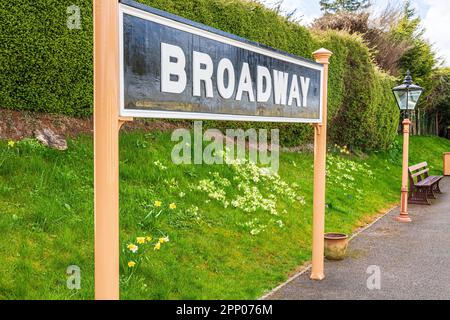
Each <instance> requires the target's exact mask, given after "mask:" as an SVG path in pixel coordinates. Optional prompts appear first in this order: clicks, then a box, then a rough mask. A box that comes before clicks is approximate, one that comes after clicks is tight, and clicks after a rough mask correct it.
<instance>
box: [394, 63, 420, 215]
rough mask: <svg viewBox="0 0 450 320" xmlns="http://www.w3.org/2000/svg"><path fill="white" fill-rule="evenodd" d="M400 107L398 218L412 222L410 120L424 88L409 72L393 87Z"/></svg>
mask: <svg viewBox="0 0 450 320" xmlns="http://www.w3.org/2000/svg"><path fill="white" fill-rule="evenodd" d="M392 91H393V92H394V96H395V99H396V100H397V104H398V107H399V108H400V112H401V115H402V118H403V122H402V125H403V171H402V197H401V206H400V216H399V217H397V220H398V221H400V222H411V218H410V217H409V215H408V162H409V159H408V158H409V132H410V128H411V120H409V116H410V114H409V113H410V111H413V110H414V109H415V108H416V106H417V103H418V102H419V98H420V96H421V95H422V92H423V88H421V87H419V86H417V85H415V84H413V82H412V77H411V73H410V72H409V70H408V72H407V75H406V77H405V80H404V81H403V84H402V85H400V86H398V87H395V88H394V89H392Z"/></svg>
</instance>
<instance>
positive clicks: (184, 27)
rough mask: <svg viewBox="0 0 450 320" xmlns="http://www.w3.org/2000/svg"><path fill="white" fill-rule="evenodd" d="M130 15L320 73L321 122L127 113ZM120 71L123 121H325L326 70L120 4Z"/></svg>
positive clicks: (298, 121) (303, 120)
mask: <svg viewBox="0 0 450 320" xmlns="http://www.w3.org/2000/svg"><path fill="white" fill-rule="evenodd" d="M124 14H128V15H131V16H135V17H138V18H141V19H144V20H148V21H152V22H156V23H158V24H162V25H165V26H169V27H171V28H174V29H178V30H181V31H185V32H188V33H191V34H196V35H199V36H201V37H204V38H208V39H212V40H215V41H218V42H222V43H225V44H229V45H232V46H235V47H239V48H242V49H245V50H248V51H253V52H255V53H259V54H262V55H265V56H269V57H272V58H275V59H278V60H282V61H286V62H289V63H293V64H297V65H300V66H304V67H307V68H311V69H315V70H318V71H320V90H319V91H320V93H319V99H320V106H319V108H320V111H319V113H320V117H319V119H304V118H287V117H264V116H245V115H231V114H218V113H200V112H183V111H160V110H138V109H133V110H130V109H125V90H124V88H125V75H124V46H123V45H124V32H123V27H124V25H123V16H124ZM119 58H120V61H119V67H120V110H119V115H120V116H121V117H134V118H155V119H186V120H223V121H247V122H278V123H311V124H320V123H322V120H323V98H322V96H323V77H324V67H323V66H321V65H318V64H314V63H312V62H311V63H308V62H306V61H302V60H299V59H295V58H294V57H290V56H285V55H283V54H281V53H278V52H274V51H270V50H267V49H264V48H259V47H256V46H253V45H251V44H247V43H244V42H241V41H238V40H235V39H232V38H228V37H224V36H222V35H219V34H215V33H212V32H209V31H206V30H202V29H199V28H197V27H194V26H190V25H187V24H184V23H181V22H178V21H174V20H172V19H168V18H165V17H162V16H160V15H156V14H153V13H150V12H146V11H143V10H139V9H137V8H133V7H130V6H128V5H125V4H122V3H120V4H119Z"/></svg>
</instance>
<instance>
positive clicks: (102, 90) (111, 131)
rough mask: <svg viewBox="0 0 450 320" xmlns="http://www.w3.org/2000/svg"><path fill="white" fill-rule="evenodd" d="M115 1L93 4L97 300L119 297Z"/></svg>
mask: <svg viewBox="0 0 450 320" xmlns="http://www.w3.org/2000/svg"><path fill="white" fill-rule="evenodd" d="M118 13H119V3H118V1H115V0H94V193H95V196H94V203H95V205H94V207H95V209H94V210H95V298H96V299H97V300H118V299H119V129H120V120H119V25H118V22H119V19H118Z"/></svg>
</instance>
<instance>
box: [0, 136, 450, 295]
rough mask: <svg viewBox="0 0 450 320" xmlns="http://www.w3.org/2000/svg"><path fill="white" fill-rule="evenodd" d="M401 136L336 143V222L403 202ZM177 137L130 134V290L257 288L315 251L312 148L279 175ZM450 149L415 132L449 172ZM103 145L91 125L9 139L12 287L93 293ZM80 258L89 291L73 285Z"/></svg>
mask: <svg viewBox="0 0 450 320" xmlns="http://www.w3.org/2000/svg"><path fill="white" fill-rule="evenodd" d="M400 143H401V141H400V140H398V141H397V145H396V146H394V148H392V149H391V150H390V151H389V152H383V153H374V154H371V155H369V156H365V155H361V156H356V155H347V154H345V152H344V153H342V152H341V150H340V148H333V150H332V153H331V156H330V157H329V163H328V193H327V213H326V215H327V226H326V229H327V231H339V232H346V233H351V232H353V231H354V230H355V228H358V227H360V226H362V225H364V224H365V223H366V222H368V221H369V220H370V218H371V217H373V216H374V215H376V214H377V213H379V212H380V211H382V210H384V209H387V208H389V207H391V206H392V205H393V204H395V203H397V202H398V196H399V188H400V163H401V149H400ZM173 146H174V143H173V142H171V141H170V135H169V134H166V133H150V134H144V133H127V134H123V135H122V136H121V211H120V215H121V246H122V250H123V252H122V256H121V275H122V276H121V295H122V298H123V299H253V298H257V297H259V296H261V295H262V294H263V293H264V292H265V291H266V290H269V289H271V288H273V287H274V286H276V285H277V284H279V283H280V282H282V281H284V280H285V279H286V278H287V277H288V275H289V274H290V273H292V272H293V271H294V270H295V269H296V268H297V267H298V266H299V265H301V264H303V263H304V262H306V261H308V260H309V259H310V247H311V221H312V208H311V202H312V172H313V171H312V165H313V160H312V155H311V154H308V153H289V152H287V153H282V154H281V159H280V162H281V164H280V176H279V177H277V176H268V175H266V174H264V172H261V171H260V170H258V169H257V168H255V167H254V166H252V165H249V164H247V165H244V166H233V165H222V166H218V165H210V166H208V165H202V166H194V165H192V166H188V165H182V166H175V165H173V164H172V162H171V158H170V155H171V150H172V148H173ZM449 150H450V141H447V140H443V139H438V138H429V137H413V138H412V140H411V163H413V162H420V161H424V160H426V161H429V163H430V164H431V166H432V167H433V170H434V171H437V172H439V171H440V170H441V169H442V152H444V151H449ZM92 156H93V155H92V141H91V138H90V137H87V136H85V137H80V138H78V139H76V140H71V141H69V150H68V151H66V152H58V151H54V150H50V149H47V148H44V147H42V146H40V145H39V144H37V143H36V142H34V141H33V140H24V141H22V142H19V143H17V144H15V145H12V144H10V145H9V146H8V142H7V141H1V142H0V233H1V234H2V240H3V241H1V242H0V274H1V275H2V276H1V277H0V299H92V298H93V292H94V286H93V269H94V264H93V237H94V234H93V222H94V221H93V209H92V208H93V187H92V185H93V177H92V171H93V163H92ZM138 238H139V239H138ZM134 246H136V247H138V249H137V252H136V253H133V252H132V251H136V247H134ZM130 262H132V263H131V264H130ZM133 263H135V264H133ZM70 265H76V266H79V267H80V269H81V277H82V278H81V290H79V291H70V290H68V289H67V287H66V281H67V275H66V269H67V267H68V266H70Z"/></svg>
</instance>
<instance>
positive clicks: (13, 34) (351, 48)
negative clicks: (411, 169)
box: [0, 0, 398, 150]
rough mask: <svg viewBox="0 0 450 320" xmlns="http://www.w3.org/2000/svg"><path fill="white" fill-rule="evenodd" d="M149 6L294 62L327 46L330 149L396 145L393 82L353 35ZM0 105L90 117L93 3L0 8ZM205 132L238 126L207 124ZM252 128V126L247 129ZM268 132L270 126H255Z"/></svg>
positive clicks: (218, 10) (200, 2)
mask: <svg viewBox="0 0 450 320" xmlns="http://www.w3.org/2000/svg"><path fill="white" fill-rule="evenodd" d="M140 2H142V3H145V4H148V5H150V6H153V7H156V8H159V9H162V10H165V11H169V12H171V13H175V14H177V15H180V16H183V17H185V18H188V19H191V20H194V21H197V22H201V23H204V24H206V25H210V26H213V27H215V28H218V29H221V30H224V31H227V32H230V33H233V34H236V35H239V36H241V37H245V38H248V39H251V40H254V41H257V42H260V43H263V44H265V45H269V46H272V47H275V48H278V49H281V50H284V51H287V52H290V53H293V54H296V55H299V56H303V57H306V58H312V56H311V52H313V51H314V50H316V49H318V48H320V47H326V48H328V49H330V50H332V51H333V52H334V53H335V54H334V56H333V57H332V60H331V65H330V92H329V106H330V107H329V108H330V115H329V119H330V137H331V141H332V143H338V144H340V145H344V144H346V145H350V146H353V147H355V148H362V149H368V150H371V149H383V148H386V147H388V146H389V145H390V143H391V142H392V141H393V139H394V137H395V134H396V129H397V124H398V123H397V122H398V121H397V119H398V111H397V108H396V106H395V101H394V99H393V98H392V94H391V92H390V88H391V87H392V85H393V83H392V79H390V78H389V77H387V76H386V75H384V74H382V73H381V72H380V71H378V70H377V69H376V67H375V66H374V64H373V63H372V59H371V55H370V52H369V50H368V49H367V46H366V45H365V44H364V43H363V41H362V40H361V39H360V38H358V37H357V36H350V35H348V34H345V33H337V32H325V33H320V34H312V33H311V32H310V31H309V30H308V29H306V28H304V27H302V26H300V25H298V24H295V23H292V22H289V21H287V20H286V19H285V18H283V17H281V16H279V15H277V14H276V13H275V12H274V11H271V10H268V9H266V8H265V7H264V6H262V5H261V4H258V3H256V2H254V1H244V0H241V1H239V0H183V1H180V0H140ZM74 4H75V5H78V6H79V7H80V8H81V15H82V28H81V29H80V30H77V29H75V30H70V29H69V28H67V18H68V17H69V14H68V12H67V8H68V7H69V6H71V5H74ZM0 16H1V17H2V18H1V21H0V107H3V108H9V109H17V110H33V111H41V112H48V113H62V114H67V115H71V116H79V117H85V116H90V115H91V114H92V100H93V98H92V97H93V94H92V90H93V89H92V87H93V86H92V82H93V75H92V0H34V1H29V0H16V1H14V4H12V3H11V2H10V1H1V2H0ZM208 125H209V126H213V125H214V126H216V127H230V126H240V127H242V126H243V124H242V123H240V124H230V123H225V124H224V123H217V122H210V123H209V124H208ZM250 125H252V126H253V127H254V126H255V124H245V125H244V126H250ZM258 126H260V127H261V126H263V127H268V126H269V127H273V126H275V125H273V124H270V125H269V124H258ZM276 126H277V127H280V128H281V139H282V143H283V144H284V145H288V146H289V145H297V144H300V143H305V142H308V141H311V138H312V129H311V127H310V126H307V125H281V126H280V125H278V124H277V125H276Z"/></svg>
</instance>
